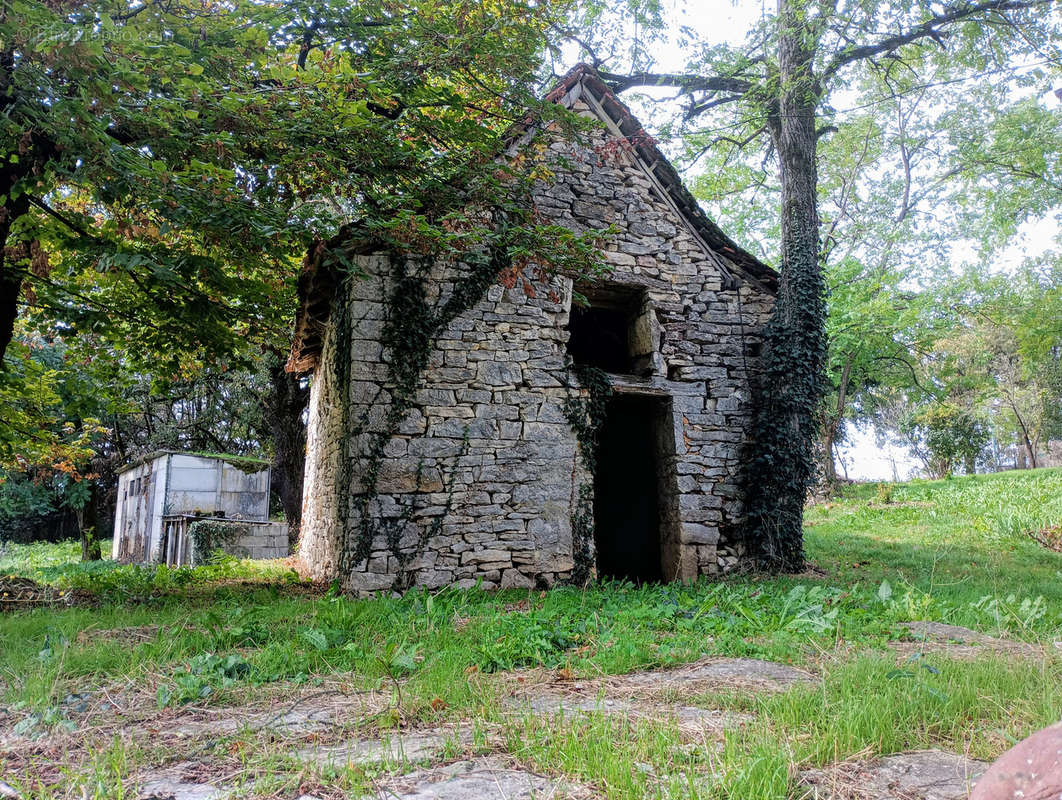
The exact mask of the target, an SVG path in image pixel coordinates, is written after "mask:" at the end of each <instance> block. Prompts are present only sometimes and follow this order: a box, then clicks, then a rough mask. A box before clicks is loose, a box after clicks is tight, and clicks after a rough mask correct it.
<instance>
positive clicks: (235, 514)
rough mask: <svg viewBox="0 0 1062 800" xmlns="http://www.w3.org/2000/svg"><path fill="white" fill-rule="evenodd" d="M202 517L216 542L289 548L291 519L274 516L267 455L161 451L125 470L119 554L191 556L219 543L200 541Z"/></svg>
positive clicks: (245, 548)
mask: <svg viewBox="0 0 1062 800" xmlns="http://www.w3.org/2000/svg"><path fill="white" fill-rule="evenodd" d="M196 523H198V524H199V528H200V529H201V530H202V531H208V530H209V531H212V532H214V537H213V538H214V542H213V545H214V546H218V547H221V548H222V549H224V550H225V551H226V552H230V553H232V554H233V555H239V556H244V557H248V558H282V557H284V556H286V555H287V554H288V539H287V525H285V524H283V523H270V522H269V462H267V461H262V460H260V459H253V458H244V457H242V456H240V457H237V456H221V455H209V454H202V455H200V454H189V453H178V452H174V451H159V452H155V453H152V454H150V455H147V456H144V457H142V458H139V459H137V460H136V461H134V462H133V463H131V464H129V465H127V466H125V467H124V468H123V469H122V470H121V471H120V472H119V475H118V507H117V510H116V512H115V515H114V545H113V548H112V555H113V557H114V559H115V560H116V561H123V562H126V563H165V564H171V565H179V564H192V563H194V562H195V561H196V560H197V556H200V557H201V556H202V555H203V550H205V549H213V546H211V547H209V548H205V547H199V546H197V545H198V544H201V542H195V541H193V539H195V536H193V535H192V534H193V533H194V532H195V530H194V529H192V526H193V524H196ZM190 529H191V530H190ZM221 531H225V534H224V535H223V536H219V535H218V533H219V532H221ZM202 538H203V537H202V536H200V539H202ZM209 538H210V537H207V540H208V542H209Z"/></svg>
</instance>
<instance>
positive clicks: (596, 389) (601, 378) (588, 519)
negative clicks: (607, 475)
mask: <svg viewBox="0 0 1062 800" xmlns="http://www.w3.org/2000/svg"><path fill="white" fill-rule="evenodd" d="M568 369H569V372H571V373H574V375H575V378H576V380H577V381H578V384H579V386H581V387H582V388H583V389H585V390H586V395H585V396H575V395H573V394H572V393H571V392H570V391H569V393H568V397H567V398H566V399H565V401H564V415H565V417H567V419H568V424H569V425H571V426H572V431H573V432H574V433H575V437H576V439H577V441H578V442H579V457H580V459H581V460H582V464H583V466H584V467H585V468H586V471H587V472H589V473H590V480H589V481H586V482H584V483H582V484H580V486H579V488H578V491H577V494H576V497H575V503H574V504H573V505H572V512H571V526H572V561H573V563H574V568H573V570H572V583H574V584H575V585H577V586H582V585H584V584H585V583H586V582H587V581H589V580H590V578H591V577H593V574H594V569H595V568H596V565H597V563H596V559H595V548H594V483H593V480H594V476H595V475H596V474H597V445H598V434H599V433H600V432H601V426H602V425H604V423H605V415H606V413H607V411H608V401H609V398H610V397H612V381H611V380H610V379H609V377H608V373H606V372H605V371H604V370H601V369H598V368H597V367H587V366H574V367H573V366H571V365H570V364H569V367H568Z"/></svg>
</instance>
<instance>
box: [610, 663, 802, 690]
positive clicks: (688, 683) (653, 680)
mask: <svg viewBox="0 0 1062 800" xmlns="http://www.w3.org/2000/svg"><path fill="white" fill-rule="evenodd" d="M814 680H815V678H814V676H812V675H811V673H809V672H805V671H804V670H802V669H797V668H796V667H791V666H789V665H788V664H778V663H775V662H774V661H761V660H759V659H756V658H711V659H704V660H702V661H697V662H695V663H693V664H686V665H685V666H681V667H677V668H675V669H654V670H645V671H643V672H632V673H630V674H628V675H619V676H616V677H615V678H613V679H612V680H611V683H612V684H613V686H617V687H635V688H645V689H685V688H689V687H693V686H698V685H702V684H703V685H708V686H712V687H720V688H727V687H735V686H737V687H740V686H749V685H754V686H757V687H760V688H778V689H781V688H787V687H789V686H792V685H794V684H797V683H810V682H812V681H814Z"/></svg>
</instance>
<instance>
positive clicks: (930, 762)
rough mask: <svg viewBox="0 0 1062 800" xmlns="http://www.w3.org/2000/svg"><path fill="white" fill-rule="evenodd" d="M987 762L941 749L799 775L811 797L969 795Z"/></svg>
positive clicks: (898, 799)
mask: <svg viewBox="0 0 1062 800" xmlns="http://www.w3.org/2000/svg"><path fill="white" fill-rule="evenodd" d="M987 768H988V765H987V764H985V763H984V762H983V761H974V760H972V759H968V758H965V757H963V756H958V755H955V754H954V753H945V752H943V751H941V750H919V751H916V752H913V753H901V754H899V755H895V756H886V757H885V758H875V759H872V760H869V761H845V762H842V763H840V764H833V765H831V766H829V767H826V768H824V769H811V770H806V771H804V772H802V773H801V775H800V783H801V786H802V787H803V790H804V794H803V795H799V794H798V797H803V798H808V800H811V799H812V798H813V799H814V800H966V798H967V797H969V794H970V788H971V787H972V785H973V783H974V782H975V781H976V780H977V778H978V777H980V776H981V775H982V774H983V773H984V771H985V770H986V769H987Z"/></svg>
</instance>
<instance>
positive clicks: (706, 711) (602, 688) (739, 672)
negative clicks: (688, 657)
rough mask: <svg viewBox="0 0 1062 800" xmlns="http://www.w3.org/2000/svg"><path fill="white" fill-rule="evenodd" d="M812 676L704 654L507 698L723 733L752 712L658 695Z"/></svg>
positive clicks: (763, 685)
mask: <svg viewBox="0 0 1062 800" xmlns="http://www.w3.org/2000/svg"><path fill="white" fill-rule="evenodd" d="M813 680H815V678H814V677H813V676H812V675H811V674H810V673H808V672H805V671H804V670H800V669H796V668H795V667H790V666H787V665H785V664H777V663H774V662H771V661H760V660H758V659H752V658H706V659H702V660H701V661H697V662H694V663H692V664H685V665H683V666H680V667H676V668H672V669H652V670H642V671H639V672H632V673H629V674H627V675H614V676H610V677H607V678H604V679H601V680H592V681H575V682H561V683H551V684H545V685H527V686H523V687H521V688H520V689H518V690H517V691H516V692H515V693H514V695H513V696H512V697H511V698H509V700H508V701H507V705H508V707H509V708H510V709H512V710H514V711H516V712H518V713H527V712H530V713H532V714H536V715H541V716H557V715H560V716H573V715H575V714H615V715H621V716H626V717H629V718H632V719H648V720H661V721H667V722H670V723H672V724H674V725H675V726H676V727H677V728H678V729H679V730H680V731H681V732H682V733H683V734H687V735H696V736H698V737H702V736H704V735H705V734H708V735H711V736H714V737H716V738H721V736H722V734H723V733H724V732H725V731H727V730H730V729H733V728H736V727H739V726H741V725H744V724H747V723H749V722H752V721H753V720H754V719H755V718H754V717H753V716H752V715H751V714H743V713H739V712H734V711H723V710H720V709H711V708H700V707H698V706H690V705H684V704H682V703H667V702H661V698H660V695H667V694H679V695H680V696H688V695H689V694H692V693H696V692H698V691H713V690H727V689H729V690H733V689H748V690H750V691H757V692H761V691H779V690H782V689H786V688H788V687H790V686H792V685H795V684H798V683H809V682H811V681H813Z"/></svg>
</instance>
